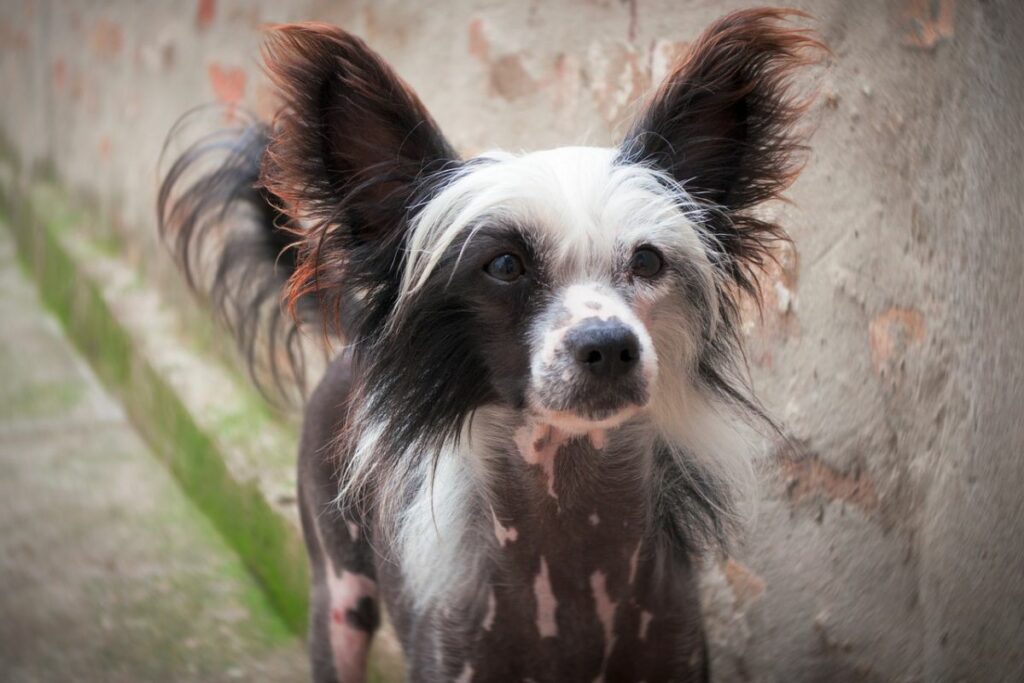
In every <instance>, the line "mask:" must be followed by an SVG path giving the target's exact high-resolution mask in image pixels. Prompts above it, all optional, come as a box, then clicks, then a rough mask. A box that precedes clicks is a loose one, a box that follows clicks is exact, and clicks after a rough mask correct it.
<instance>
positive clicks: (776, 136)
mask: <svg viewBox="0 0 1024 683" xmlns="http://www.w3.org/2000/svg"><path fill="white" fill-rule="evenodd" d="M791 16H797V17H802V16H805V15H803V14H802V13H799V12H795V11H786V10H776V9H754V10H746V11H741V12H736V13H734V14H730V15H728V16H726V17H724V18H723V19H721V20H719V21H718V22H716V23H715V24H713V25H712V26H711V27H709V28H708V29H707V30H706V31H705V32H704V33H703V34H702V35H701V36H700V37H699V38H698V39H697V40H696V41H695V42H694V43H693V45H692V46H691V48H690V49H689V51H688V54H687V55H686V56H685V57H684V58H683V59H682V60H681V61H680V62H679V63H678V64H677V65H676V67H675V68H674V69H673V71H672V72H671V73H670V74H669V76H668V77H667V78H666V79H665V81H664V83H662V84H661V86H660V88H659V89H658V90H657V92H656V93H655V95H654V97H653V98H652V99H651V101H650V102H649V103H648V104H647V106H646V107H645V109H644V110H643V111H642V112H641V113H640V115H639V116H638V117H637V119H636V121H635V122H634V123H633V125H632V127H631V129H630V131H629V133H628V134H627V135H626V138H625V141H624V142H623V145H622V154H621V156H622V158H623V159H624V160H625V161H629V162H637V163H645V164H650V165H652V166H654V167H655V168H658V169H660V170H662V171H665V172H667V173H668V174H669V175H670V176H671V177H672V178H674V179H675V180H676V181H677V182H678V183H679V184H680V185H681V186H682V187H683V188H684V189H685V190H686V191H687V192H688V193H689V194H690V195H691V196H693V197H694V198H695V199H696V200H698V201H699V202H700V203H701V204H703V205H705V206H708V207H709V209H710V211H709V212H708V225H707V226H706V227H707V229H708V231H709V233H710V234H711V235H713V236H714V237H715V238H716V239H717V240H718V242H719V245H720V249H721V263H720V264H719V265H720V266H722V267H723V269H724V270H725V272H726V273H727V274H728V275H729V276H730V277H731V278H732V279H733V280H734V281H735V282H736V284H738V285H739V286H741V287H743V288H744V289H747V290H751V291H753V290H754V282H753V277H752V275H751V273H750V270H751V268H756V267H760V266H761V265H762V264H763V261H764V258H765V257H766V255H767V254H768V250H769V248H770V246H771V243H772V242H773V241H775V240H776V239H779V238H784V237H785V236H784V233H783V232H782V229H781V228H780V227H778V226H777V225H774V224H772V223H768V222H766V221H763V220H759V219H757V218H755V217H753V216H751V215H750V214H749V213H748V210H749V209H750V208H751V207H753V206H755V205H757V204H760V203H761V202H763V201H766V200H768V199H772V198H776V197H778V196H779V194H780V193H781V192H782V191H783V190H785V189H786V188H787V187H788V186H789V185H790V184H791V183H792V181H793V180H794V179H795V178H796V175H797V174H798V173H799V171H800V168H801V166H802V160H801V158H800V156H801V154H800V152H802V150H803V149H804V147H803V145H802V141H801V139H800V137H799V136H798V135H797V134H796V133H795V132H794V124H795V123H796V122H797V119H798V118H799V117H800V115H801V114H802V113H803V111H804V109H805V108H806V103H805V102H802V101H800V100H798V99H797V97H796V95H794V93H793V92H792V83H791V80H792V76H793V74H794V71H796V70H797V69H798V68H799V67H801V66H805V65H808V64H810V63H813V62H814V61H816V60H815V57H816V56H817V55H818V54H820V53H821V52H822V51H824V50H825V48H824V46H823V45H822V44H821V43H820V42H818V41H817V40H815V39H814V38H812V37H811V36H810V35H809V34H808V32H807V31H803V30H795V29H791V28H787V27H785V26H784V25H783V22H784V20H786V19H788V18H790V17H791Z"/></svg>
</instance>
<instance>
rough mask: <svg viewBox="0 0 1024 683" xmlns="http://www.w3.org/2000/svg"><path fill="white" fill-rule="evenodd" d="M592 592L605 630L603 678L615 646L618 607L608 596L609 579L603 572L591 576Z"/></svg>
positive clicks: (599, 618)
mask: <svg viewBox="0 0 1024 683" xmlns="http://www.w3.org/2000/svg"><path fill="white" fill-rule="evenodd" d="M590 590H592V591H593V592H594V605H595V607H596V609H597V620H598V621H600V622H601V628H602V629H603V630H604V662H603V663H602V664H601V672H602V676H603V674H604V667H605V666H606V665H607V663H608V657H610V656H611V654H612V647H614V646H615V631H614V628H615V607H616V606H617V605H616V603H614V602H612V599H611V596H610V595H608V586H607V577H606V576H605V575H604V572H602V571H601V570H597V571H595V572H594V573H593V574H591V575H590Z"/></svg>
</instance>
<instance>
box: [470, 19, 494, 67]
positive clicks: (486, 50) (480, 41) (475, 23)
mask: <svg viewBox="0 0 1024 683" xmlns="http://www.w3.org/2000/svg"><path fill="white" fill-rule="evenodd" d="M467 32H468V34H469V54H471V55H472V56H474V57H476V58H477V59H479V60H480V61H481V62H484V63H487V62H489V61H490V60H491V45H490V43H489V42H488V40H487V34H486V33H484V22H483V19H480V18H479V17H478V18H476V19H473V20H472V21H471V22H469V28H468V30H467Z"/></svg>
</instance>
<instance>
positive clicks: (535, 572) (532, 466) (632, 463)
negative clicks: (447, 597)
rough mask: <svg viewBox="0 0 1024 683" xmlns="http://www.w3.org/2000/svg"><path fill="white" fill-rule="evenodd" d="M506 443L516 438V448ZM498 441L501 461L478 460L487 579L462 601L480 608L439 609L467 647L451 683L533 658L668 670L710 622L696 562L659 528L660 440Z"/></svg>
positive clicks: (523, 436)
mask: <svg viewBox="0 0 1024 683" xmlns="http://www.w3.org/2000/svg"><path fill="white" fill-rule="evenodd" d="M507 424H508V423H506V425H507ZM491 426H493V425H491ZM498 433H504V434H505V435H506V436H508V437H510V438H507V439H503V440H502V441H501V442H500V443H504V444H505V446H504V447H502V446H501V445H499V443H498V442H497V441H496V440H495V439H494V436H495V435H496V434H498ZM488 436H489V437H490V438H488V439H485V440H483V439H482V440H476V445H477V448H481V446H480V444H481V443H482V442H483V441H486V442H487V443H488V446H486V448H487V449H488V450H490V452H489V453H481V452H474V453H472V456H474V457H480V456H482V457H484V458H485V459H486V461H487V463H488V466H489V467H488V469H489V480H490V483H489V486H488V488H489V491H488V495H487V496H486V498H487V499H488V502H487V503H486V507H485V509H484V510H483V511H482V514H483V515H485V516H487V517H488V520H487V521H488V523H487V524H485V525H482V527H486V529H487V531H486V534H485V535H486V536H490V535H491V534H492V533H493V537H492V538H493V541H492V542H491V543H489V544H488V545H490V547H491V551H490V552H487V553H485V554H484V556H483V557H484V558H485V559H484V561H483V566H482V567H481V569H482V574H481V575H480V576H479V578H480V579H481V580H480V581H474V582H473V583H472V584H471V585H472V586H473V587H472V588H470V589H469V592H468V593H466V594H463V595H462V599H466V598H469V603H466V602H463V600H460V599H459V598H458V597H455V596H453V597H455V599H454V600H451V601H445V603H444V604H443V605H436V606H437V607H439V608H440V615H441V619H442V623H444V624H445V626H444V627H443V628H442V632H443V634H444V635H439V638H442V640H443V641H444V642H452V641H455V642H459V643H463V645H460V646H459V647H457V648H449V647H444V648H443V649H444V650H445V651H446V653H447V654H446V655H445V656H444V658H443V659H444V661H445V666H446V667H447V666H453V667H454V668H453V669H451V670H450V671H446V673H447V674H452V675H456V674H458V672H459V671H461V670H462V669H460V668H459V667H460V666H462V665H461V664H459V662H460V661H469V660H470V659H472V661H474V662H476V664H475V666H477V667H480V666H482V663H488V662H491V663H493V662H507V661H513V660H516V659H517V658H518V657H521V656H523V655H524V653H526V654H527V655H528V657H530V658H534V659H536V660H537V662H545V661H548V662H555V661H570V660H571V661H572V662H577V659H578V662H577V663H578V664H579V665H580V666H584V665H585V664H584V662H590V663H593V662H603V664H602V670H603V667H605V666H611V662H612V661H613V660H614V657H613V651H616V650H615V648H617V647H618V648H620V649H621V651H622V652H634V653H644V654H643V656H644V657H647V656H648V654H649V655H650V656H651V658H652V660H651V661H652V664H651V666H652V667H657V666H661V665H660V664H657V663H656V662H657V657H658V656H662V655H663V654H664V653H667V652H672V651H674V650H675V649H678V648H677V645H678V644H679V642H681V641H680V640H679V639H680V637H682V638H683V641H682V642H685V643H690V642H691V640H692V637H693V634H694V633H696V631H695V628H696V624H698V623H699V620H698V618H697V617H698V615H697V614H695V613H693V610H692V606H693V605H695V604H696V602H695V595H694V594H693V592H692V586H693V584H692V582H691V581H690V580H689V578H688V577H689V576H690V574H689V572H690V569H689V563H688V560H686V559H682V556H681V555H677V554H674V553H671V552H665V550H666V546H665V545H664V544H663V543H660V542H659V541H658V538H659V537H658V534H657V531H656V524H655V521H654V520H655V500H654V495H653V483H654V482H653V480H652V477H653V475H652V467H651V460H652V458H653V455H654V448H655V443H656V440H655V436H654V433H653V430H652V429H650V428H649V427H648V426H647V425H645V424H643V422H642V420H641V421H633V422H631V423H630V424H628V425H626V426H624V427H622V428H619V429H615V430H611V431H608V432H607V433H606V434H605V436H604V438H603V439H602V438H597V439H595V438H594V435H592V434H583V435H580V436H572V437H570V436H568V435H566V434H564V433H561V432H559V430H557V429H552V428H550V427H549V426H547V425H544V424H542V423H539V422H528V423H527V424H526V425H521V426H519V427H518V428H516V427H509V426H504V427H502V428H499V429H497V430H494V431H490V433H489V434H488ZM595 441H596V443H595ZM466 455H469V454H466ZM677 562H678V563H681V564H680V565H677V566H676V567H675V568H672V567H669V566H668V565H667V564H666V563H677ZM470 594H472V595H473V596H475V597H472V598H470ZM467 610H468V611H467ZM446 616H447V617H450V618H446ZM693 642H696V641H693ZM567 652H569V653H572V654H567ZM637 656H640V655H637ZM654 670H656V669H652V671H654ZM478 673H480V674H481V675H482V676H483V678H485V679H487V678H488V676H487V675H486V672H484V671H483V670H478ZM507 673H508V672H497V673H495V676H496V677H497V678H500V677H501V676H503V675H507ZM528 673H529V672H523V674H524V676H526V677H530V676H529V675H528ZM601 673H602V671H598V670H595V671H592V672H590V674H592V675H591V676H590V679H592V678H595V677H597V676H598V675H600V674H601ZM590 679H588V680H590ZM488 680H490V679H488Z"/></svg>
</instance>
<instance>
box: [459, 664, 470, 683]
mask: <svg viewBox="0 0 1024 683" xmlns="http://www.w3.org/2000/svg"><path fill="white" fill-rule="evenodd" d="M472 680H473V665H472V664H470V663H469V662H466V663H465V665H463V667H462V673H460V674H459V677H458V678H456V679H455V683H470V681H472Z"/></svg>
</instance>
